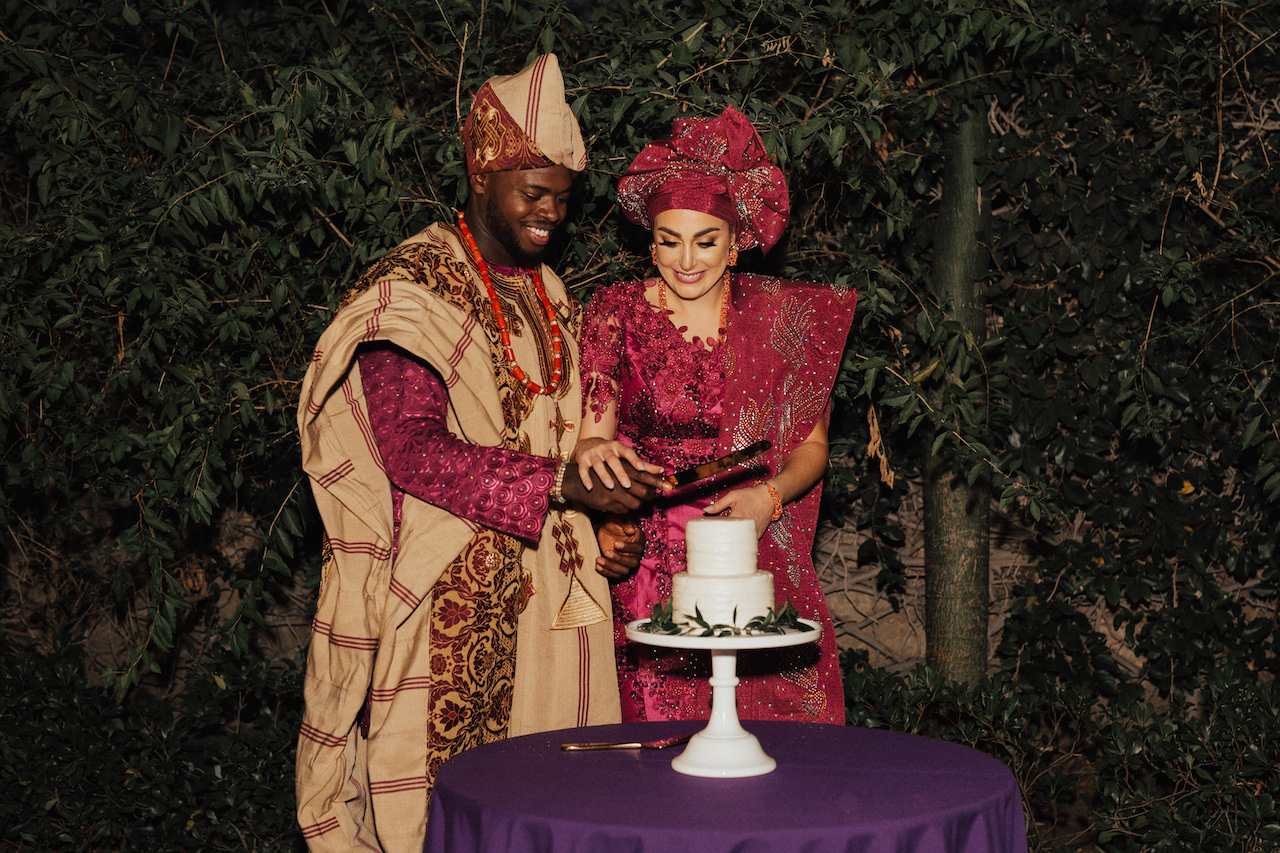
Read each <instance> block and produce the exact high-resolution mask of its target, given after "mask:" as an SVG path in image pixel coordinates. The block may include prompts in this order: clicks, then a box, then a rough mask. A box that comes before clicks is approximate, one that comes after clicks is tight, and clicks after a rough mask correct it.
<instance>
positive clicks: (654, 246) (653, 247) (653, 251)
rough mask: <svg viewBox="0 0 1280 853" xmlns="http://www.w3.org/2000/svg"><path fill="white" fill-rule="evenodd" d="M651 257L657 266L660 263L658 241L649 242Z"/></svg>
mask: <svg viewBox="0 0 1280 853" xmlns="http://www.w3.org/2000/svg"><path fill="white" fill-rule="evenodd" d="M649 257H650V258H651V259H652V260H653V265H654V266H655V267H656V266H657V265H658V244H657V243H650V244H649Z"/></svg>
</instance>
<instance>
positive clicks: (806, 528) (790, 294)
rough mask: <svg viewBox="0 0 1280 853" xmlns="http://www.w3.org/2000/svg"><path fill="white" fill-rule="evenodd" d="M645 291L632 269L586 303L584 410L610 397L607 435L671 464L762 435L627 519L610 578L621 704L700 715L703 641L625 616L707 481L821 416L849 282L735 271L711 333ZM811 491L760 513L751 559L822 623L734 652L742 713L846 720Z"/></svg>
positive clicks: (664, 714) (771, 464) (596, 408)
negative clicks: (623, 547) (651, 628)
mask: <svg viewBox="0 0 1280 853" xmlns="http://www.w3.org/2000/svg"><path fill="white" fill-rule="evenodd" d="M644 292H645V285H644V283H642V282H620V283H618V284H615V285H612V286H610V287H606V288H604V289H602V290H600V291H599V292H598V293H597V294H596V295H595V298H594V299H592V301H591V304H590V305H589V306H588V308H587V316H586V321H585V324H584V327H583V341H582V348H581V360H582V386H583V407H584V412H583V420H584V421H585V420H586V419H587V418H588V417H596V418H598V417H599V416H600V414H602V413H603V412H604V411H605V409H606V408H607V407H608V405H609V403H610V402H612V401H615V400H616V401H617V406H618V408H617V412H618V439H619V440H621V441H623V442H625V443H627V444H629V445H631V446H632V447H634V448H635V449H636V450H637V452H639V453H640V455H641V456H643V457H645V458H647V459H650V460H652V461H653V462H656V463H658V464H660V465H663V466H665V467H667V468H668V469H675V468H681V467H684V466H686V465H693V464H697V463H699V462H705V461H707V460H708V459H711V458H714V457H715V456H717V455H719V454H721V453H725V452H727V451H728V450H730V449H732V448H734V447H737V446H741V445H743V444H747V443H750V442H752V441H756V440H760V439H768V440H769V441H771V442H772V443H773V445H774V449H773V450H772V451H770V452H769V453H767V454H766V455H765V456H764V457H762V458H761V459H760V460H758V461H757V463H752V465H751V466H749V467H747V468H746V469H745V470H744V469H738V470H735V471H733V472H730V473H729V474H727V475H724V476H723V477H722V478H721V479H719V480H717V481H716V482H714V483H712V484H709V485H708V484H694V485H693V486H690V487H689V488H688V489H685V490H682V491H680V492H676V493H673V494H671V495H668V496H666V497H664V498H660V499H659V500H658V501H656V502H655V503H654V504H653V505H652V507H651V508H650V510H649V511H648V512H647V514H645V515H644V516H643V517H642V518H641V519H640V522H641V525H642V527H643V528H644V532H645V536H646V540H647V541H646V545H645V554H644V558H643V560H642V561H641V564H640V567H639V569H637V571H636V572H635V573H634V574H632V575H631V576H630V577H628V578H626V579H624V580H622V581H620V582H618V583H615V584H613V585H612V593H613V607H614V643H615V648H616V650H617V659H618V679H619V683H620V687H621V694H622V695H621V698H622V717H623V719H624V720H626V721H638V720H663V719H705V718H706V717H707V716H708V715H709V713H710V709H711V694H710V686H709V684H708V683H707V676H708V675H709V674H710V673H709V670H710V665H709V663H710V662H709V656H708V655H707V653H706V652H696V651H682V650H677V649H658V648H655V647H653V646H649V645H645V644H640V643H632V642H630V641H628V640H627V639H626V635H625V633H624V630H623V629H624V627H625V625H626V624H627V623H628V622H630V621H632V620H634V619H643V618H647V617H648V616H649V615H650V612H651V611H652V609H653V605H654V604H656V603H659V602H662V601H665V600H667V599H668V598H670V596H671V576H672V575H673V574H674V573H676V572H681V571H684V568H685V544H684V526H685V523H686V522H687V521H688V520H689V519H690V518H693V517H696V516H698V515H701V514H702V511H703V508H704V507H705V506H706V505H707V504H709V503H710V502H711V501H712V500H713V499H714V498H715V497H716V496H718V495H720V494H723V493H724V492H726V491H728V490H729V489H731V488H734V487H736V486H739V485H743V484H746V483H750V482H754V481H755V480H757V479H759V478H763V477H768V476H772V475H773V474H774V473H776V472H777V470H778V469H779V467H781V465H782V464H783V463H784V462H785V460H786V458H787V457H788V456H789V455H790V453H791V451H792V450H793V449H794V448H795V447H796V446H797V445H798V444H799V443H800V442H801V441H803V440H804V439H805V438H807V437H808V435H809V434H810V432H812V430H813V428H814V425H815V424H816V423H817V422H818V421H819V420H821V421H823V422H825V420H826V419H827V417H828V416H829V413H830V409H829V406H828V401H829V400H830V394H831V387H832V384H833V383H834V380H835V374H836V370H837V368H838V367H839V364H840V356H841V353H842V352H843V349H844V342H845V337H846V335H847V334H848V330H849V324H850V323H851V321H852V318H853V311H854V307H855V305H856V303H857V295H856V293H854V292H853V291H851V290H843V289H835V288H831V287H827V286H825V285H820V284H815V283H812V282H796V281H783V280H780V279H773V278H764V277H758V276H742V275H735V276H733V279H732V286H731V289H730V304H729V311H728V328H727V329H726V330H725V331H724V339H723V340H722V341H719V342H716V343H714V345H713V346H711V347H710V348H708V347H707V346H705V344H704V342H702V341H698V340H695V341H692V342H690V341H686V340H685V339H684V337H683V335H681V333H680V331H679V330H678V329H677V328H675V326H673V325H672V323H671V320H670V319H669V317H668V316H667V315H666V314H664V313H662V312H661V311H659V310H658V309H657V308H656V307H654V306H652V305H650V304H649V303H648V302H647V301H646V300H645V298H644ZM821 491H822V489H821V485H820V484H819V485H818V486H815V487H814V488H813V489H812V490H810V492H809V493H808V494H806V495H805V496H803V497H802V498H801V499H800V500H798V501H796V502H795V503H792V504H788V505H787V506H786V507H785V508H784V510H783V515H782V517H781V518H780V519H779V520H778V521H776V522H773V523H771V524H770V525H769V528H768V530H766V532H765V535H764V537H763V538H762V539H761V540H760V561H759V567H760V568H761V569H762V570H765V571H769V572H771V573H772V574H773V576H774V589H775V593H776V596H777V600H778V601H779V602H783V601H789V602H790V603H791V604H792V605H793V606H794V607H795V608H796V610H797V611H799V613H800V615H801V616H802V617H804V618H807V619H813V620H816V621H818V622H820V623H821V624H822V626H823V636H822V638H821V641H820V642H817V643H808V644H804V645H802V646H797V647H793V648H791V649H777V650H770V651H767V652H766V651H757V652H753V653H752V654H751V655H750V656H740V658H739V660H738V675H739V678H740V684H739V687H738V706H739V708H738V713H739V715H740V716H741V717H743V718H744V719H766V720H768V719H782V720H807V721H815V722H828V723H842V722H843V721H844V695H843V688H842V686H841V681H840V670H839V664H838V653H837V650H836V646H835V639H834V637H835V631H834V629H833V626H832V624H831V614H830V612H829V611H828V610H827V606H826V601H825V600H824V599H823V596H822V588H821V586H820V584H819V583H818V578H817V574H816V572H815V571H814V568H813V558H812V549H813V538H814V531H815V527H816V523H817V511H818V502H819V500H820V497H821Z"/></svg>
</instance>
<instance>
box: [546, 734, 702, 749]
mask: <svg viewBox="0 0 1280 853" xmlns="http://www.w3.org/2000/svg"><path fill="white" fill-rule="evenodd" d="M695 734H697V732H689V733H688V734H687V735H676V736H675V737H664V738H662V739H661V740H649V741H638V740H619V741H603V742H601V743H562V744H560V748H561V749H562V750H564V751H565V752H585V751H586V750H591V749H666V748H667V747H669V746H675V745H676V744H680V743H684V742H685V741H687V740H688V739H689V738H691V737H693V736H694V735H695Z"/></svg>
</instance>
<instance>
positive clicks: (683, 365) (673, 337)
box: [581, 281, 724, 721]
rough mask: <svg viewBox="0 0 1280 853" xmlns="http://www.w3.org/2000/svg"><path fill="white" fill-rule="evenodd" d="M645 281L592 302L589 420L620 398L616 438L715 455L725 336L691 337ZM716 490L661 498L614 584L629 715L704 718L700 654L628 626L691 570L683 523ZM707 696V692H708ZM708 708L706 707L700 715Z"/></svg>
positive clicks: (685, 458)
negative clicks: (641, 635)
mask: <svg viewBox="0 0 1280 853" xmlns="http://www.w3.org/2000/svg"><path fill="white" fill-rule="evenodd" d="M644 289H645V287H644V283H643V282H637V281H628V282H620V283H618V284H615V285H613V286H611V287H607V288H604V289H603V290H601V291H600V292H598V293H597V294H596V296H595V298H594V299H593V300H592V302H591V304H590V305H589V306H588V308H587V320H586V323H585V326H584V331H583V342H582V348H581V358H582V382H583V401H584V403H583V405H584V408H585V409H586V411H585V412H584V414H583V419H584V420H585V419H586V418H587V417H598V416H599V415H600V414H601V413H603V412H604V410H605V408H606V407H607V406H608V404H609V403H610V402H612V401H613V400H615V399H616V400H617V401H618V440H620V441H622V442H624V443H626V444H628V445H630V446H632V447H634V448H635V449H636V452H637V453H639V454H640V455H641V456H642V457H644V458H645V459H648V460H650V461H652V462H656V463H657V464H659V465H662V466H664V467H665V468H666V469H667V470H674V469H677V468H683V467H685V466H687V465H696V464H698V463H699V462H705V461H707V460H709V459H712V458H714V457H715V455H716V441H717V438H718V437H719V434H720V414H721V410H722V409H723V403H724V357H723V354H722V352H721V350H722V344H720V343H715V344H713V346H712V348H711V349H707V347H706V346H705V344H704V343H703V342H702V341H701V340H697V339H695V340H694V341H693V342H690V341H686V340H685V339H684V336H683V335H681V333H680V331H679V330H678V329H677V328H676V327H675V326H673V325H672V323H671V320H670V319H668V317H667V315H666V314H664V313H663V312H661V311H660V310H659V309H658V308H656V307H654V306H652V305H650V304H649V303H648V302H647V301H646V300H645V298H644ZM711 500H712V498H711V495H710V494H700V493H698V492H696V491H695V492H693V493H692V494H690V493H688V491H687V490H686V491H685V492H682V493H680V494H677V495H675V496H672V497H669V498H666V499H660V500H659V501H658V502H657V503H656V504H655V505H654V507H653V510H652V512H651V513H649V514H648V515H646V516H645V517H643V518H642V519H641V524H642V526H643V528H644V532H645V538H646V540H647V544H646V546H645V554H644V559H643V560H642V561H641V563H640V567H639V569H637V570H636V572H635V573H634V574H632V575H630V576H629V577H627V578H626V579H625V580H622V581H619V582H617V583H615V584H613V585H612V591H613V607H614V642H615V644H616V650H617V655H618V674H619V679H620V682H621V687H622V717H623V720H626V721H631V720H665V719H682V718H692V717H698V716H702V717H705V716H706V711H707V710H708V709H700V708H698V707H695V706H696V704H697V701H698V698H699V697H698V694H699V693H706V689H705V688H703V687H701V686H700V683H701V682H702V681H703V680H704V679H705V676H706V675H707V670H708V669H709V667H707V666H705V665H700V664H701V661H700V660H699V656H698V655H697V654H687V653H682V652H679V651H666V650H653V649H650V647H646V646H642V645H638V644H633V643H631V642H629V641H628V640H627V639H626V635H625V633H624V631H623V627H624V626H625V625H626V624H627V623H628V622H630V621H632V620H634V619H642V618H647V617H648V616H649V613H650V611H651V610H652V609H653V605H654V604H656V603H658V602H661V601H665V600H666V599H668V598H670V597H671V575H672V574H674V573H675V572H680V571H684V563H685V558H684V525H685V522H687V521H688V520H689V519H690V518H693V517H695V516H698V515H701V514H702V508H703V507H705V506H706V505H707V504H709V503H710V502H711ZM707 695H709V694H707ZM699 711H701V713H699Z"/></svg>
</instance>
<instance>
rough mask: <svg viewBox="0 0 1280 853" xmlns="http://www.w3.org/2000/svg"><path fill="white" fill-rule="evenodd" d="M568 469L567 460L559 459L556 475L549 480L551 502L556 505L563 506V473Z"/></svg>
mask: <svg viewBox="0 0 1280 853" xmlns="http://www.w3.org/2000/svg"><path fill="white" fill-rule="evenodd" d="M567 470H569V460H568V459H561V460H560V464H559V465H557V466H556V476H555V479H554V480H552V482H551V496H550V497H551V503H553V504H555V505H557V506H564V503H565V500H564V474H565V471H567Z"/></svg>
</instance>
